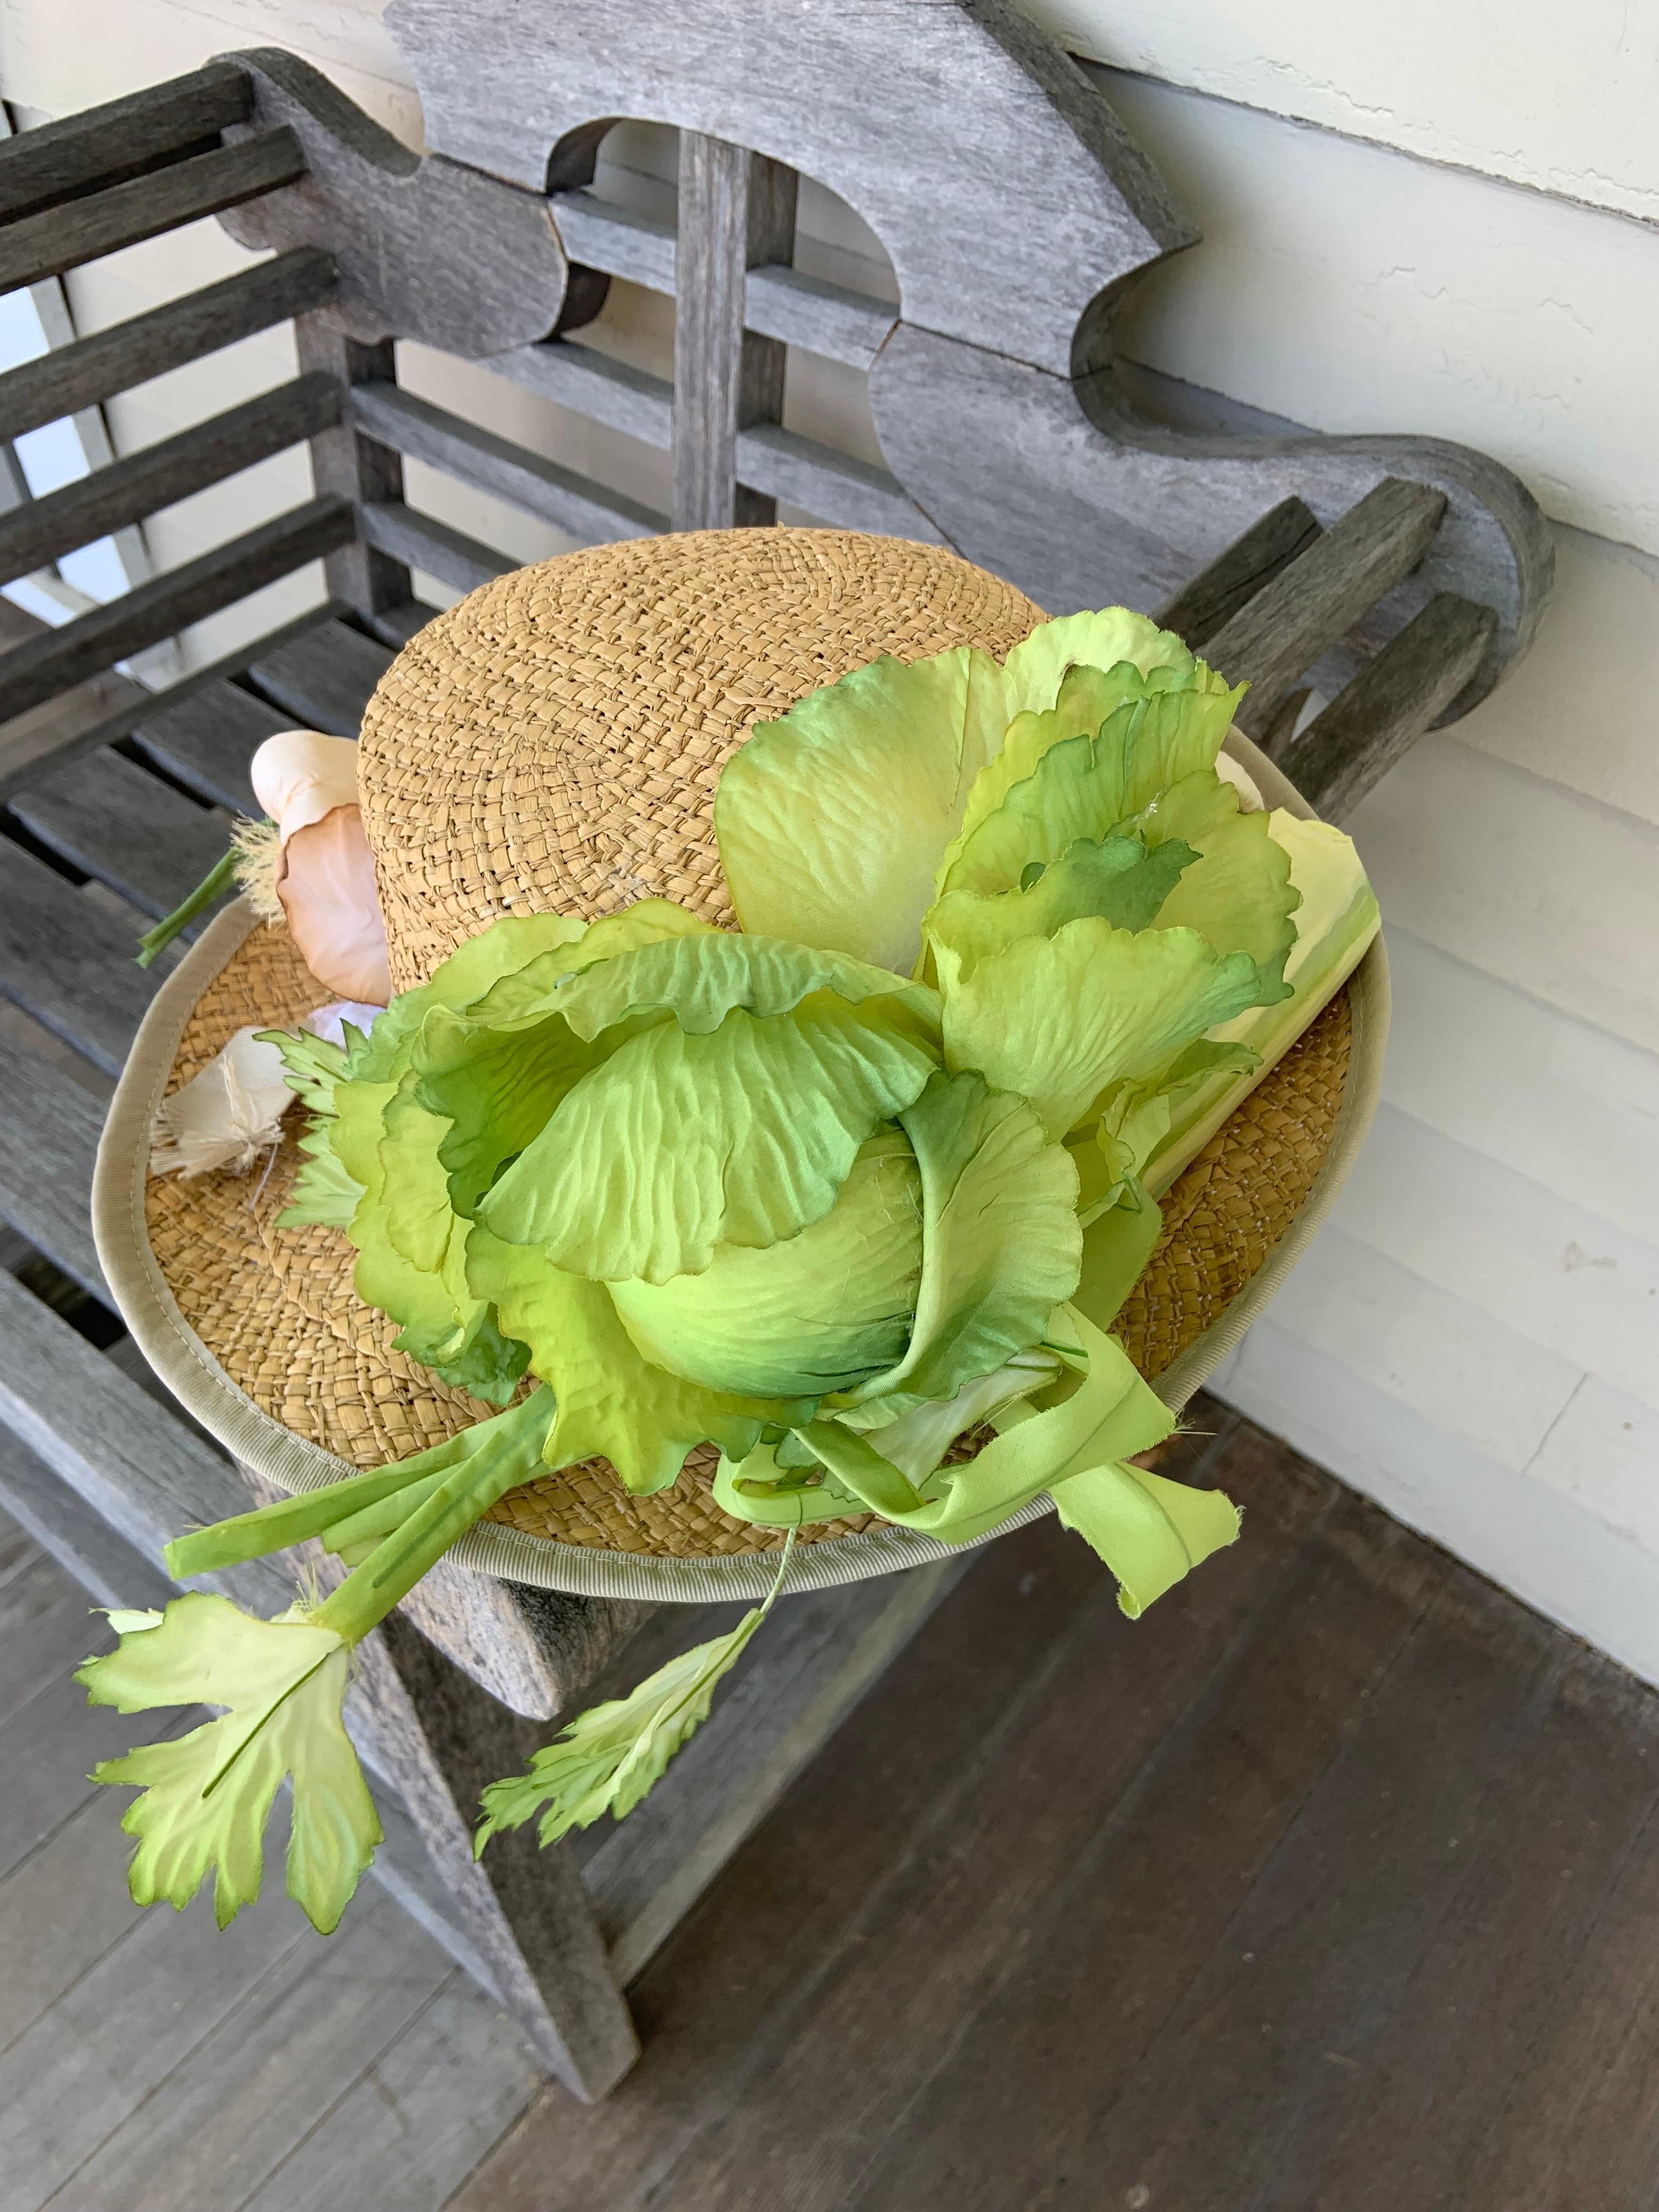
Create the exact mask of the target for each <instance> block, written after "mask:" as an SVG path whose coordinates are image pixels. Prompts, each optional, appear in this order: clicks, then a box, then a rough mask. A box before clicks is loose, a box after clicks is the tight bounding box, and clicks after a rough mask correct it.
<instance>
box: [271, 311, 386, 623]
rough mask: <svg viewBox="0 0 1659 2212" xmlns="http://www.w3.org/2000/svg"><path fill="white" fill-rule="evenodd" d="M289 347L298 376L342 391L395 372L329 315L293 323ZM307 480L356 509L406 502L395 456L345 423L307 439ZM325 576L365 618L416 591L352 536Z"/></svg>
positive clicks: (335, 552) (375, 349)
mask: <svg viewBox="0 0 1659 2212" xmlns="http://www.w3.org/2000/svg"><path fill="white" fill-rule="evenodd" d="M294 343H295V351H296V353H297V354H298V356H299V360H300V367H301V369H302V370H303V371H306V372H307V373H314V372H321V373H322V374H325V375H328V376H331V377H332V378H333V379H334V380H335V381H336V382H337V384H338V385H339V386H340V387H341V389H342V390H343V391H344V390H346V389H348V388H349V387H350V386H354V385H361V384H369V383H376V382H381V381H386V382H390V381H392V380H394V379H395V378H396V375H397V373H398V371H397V356H396V355H395V353H394V351H393V349H392V345H391V343H390V342H388V343H386V344H383V345H364V344H362V343H360V342H359V341H358V340H357V339H356V338H354V337H348V336H347V334H346V331H345V330H344V328H343V325H342V324H341V322H340V319H339V317H338V316H337V314H335V313H333V312H332V311H331V310H330V309H328V308H319V309H318V310H317V311H316V312H315V313H312V314H308V315H301V316H299V317H298V318H296V319H295V325H294ZM311 476H312V483H313V486H314V487H315V489H317V491H319V493H329V494H331V495H333V496H335V497H336V498H338V499H344V500H349V501H350V502H351V504H352V506H353V507H356V508H357V509H360V510H361V509H362V508H363V507H368V506H369V505H370V504H371V503H372V502H374V501H378V500H401V499H402V497H403V495H404V465H403V459H402V457H401V455H399V454H398V453H397V452H396V450H395V449H394V448H393V447H390V446H387V445H383V444H381V443H380V441H378V440H376V439H374V438H373V437H370V436H368V435H365V434H364V432H363V431H362V429H361V428H359V427H358V426H357V425H356V423H353V422H340V423H339V424H338V425H337V426H336V427H334V428H329V429H326V430H323V431H321V432H320V433H319V435H317V436H316V437H314V438H313V440H312V441H311ZM323 572H324V574H325V576H326V577H327V579H328V588H329V592H330V594H331V597H333V598H334V599H340V600H343V602H344V603H345V605H347V606H349V608H350V609H351V610H352V611H353V612H354V613H355V614H357V615H361V616H362V617H364V618H365V619H367V618H368V617H371V616H374V615H377V614H381V613H384V612H385V611H386V608H388V607H395V606H398V605H401V604H402V602H403V601H404V600H405V599H408V598H409V597H410V594H411V592H412V591H413V588H414V587H413V586H412V585H411V583H410V575H409V570H408V568H406V567H405V566H404V563H403V562H401V561H397V560H393V559H392V556H391V555H390V554H387V553H383V552H382V551H381V550H380V549H379V547H377V546H374V545H371V544H368V541H367V540H366V539H365V538H362V537H360V536H357V535H356V534H354V535H353V536H352V537H351V538H349V539H348V540H345V541H343V543H341V544H338V545H337V546H335V547H334V548H333V549H332V550H331V552H330V553H329V555H328V556H327V558H326V559H325V562H324V563H323Z"/></svg>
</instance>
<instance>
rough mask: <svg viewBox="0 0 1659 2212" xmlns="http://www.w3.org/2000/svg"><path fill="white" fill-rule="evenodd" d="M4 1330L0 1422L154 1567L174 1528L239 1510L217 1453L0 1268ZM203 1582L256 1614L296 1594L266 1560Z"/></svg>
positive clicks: (236, 1492) (242, 1507) (238, 1495)
mask: <svg viewBox="0 0 1659 2212" xmlns="http://www.w3.org/2000/svg"><path fill="white" fill-rule="evenodd" d="M0 1327H3V1329H4V1332H5V1338H6V1346H7V1353H6V1360H5V1364H4V1366H3V1368H0V1425H3V1426H5V1427H7V1428H9V1429H10V1430H11V1431H13V1432H14V1433H15V1435H16V1436H17V1437H20V1438H21V1441H22V1442H23V1443H25V1444H26V1445H27V1448H28V1449H29V1450H31V1451H32V1452H33V1453H34V1454H35V1455H36V1457H37V1458H39V1459H40V1460H41V1461H42V1462H44V1463H45V1464H46V1466H47V1467H49V1468H52V1471H53V1473H54V1474H57V1475H58V1478H59V1479H60V1480H62V1481H64V1483H66V1484H67V1485H68V1486H69V1487H70V1490H72V1491H73V1492H75V1494H76V1497H77V1498H81V1499H82V1500H83V1501H84V1502H85V1503H86V1504H88V1506H90V1507H91V1508H92V1510H94V1512H95V1513H97V1514H98V1515H99V1516H100V1518H101V1519H102V1520H103V1521H104V1522H106V1524H107V1525H108V1526H109V1527H110V1528H112V1529H113V1530H114V1531H115V1532H116V1534H118V1535H119V1536H120V1537H122V1538H123V1539H124V1540H125V1541H126V1542H127V1543H129V1544H130V1545H131V1547H133V1549H134V1550H135V1551H136V1552H137V1553H139V1554H140V1556H141V1557H143V1558H144V1559H148V1560H149V1561H150V1562H151V1563H152V1564H153V1565H156V1566H157V1567H159V1566H160V1564H161V1553H162V1550H163V1548H164V1547H165V1546H166V1545H167V1543H169V1542H170V1541H172V1539H173V1537H174V1536H177V1535H179V1534H182V1533H183V1532H184V1531H185V1529H187V1528H196V1527H198V1526H202V1525H204V1524H206V1523H207V1522H213V1521H220V1520H222V1519H224V1518H225V1516H227V1515H228V1514H231V1513H242V1512H246V1510H247V1498H246V1493H245V1492H244V1491H243V1488H242V1485H241V1483H240V1480H238V1479H237V1475H236V1472H235V1469H234V1468H233V1466H232V1465H231V1463H230V1462H229V1461H228V1459H227V1458H226V1457H225V1456H224V1455H223V1453H222V1452H221V1451H219V1450H218V1449H216V1447H215V1446H214V1445H212V1444H210V1443H207V1442H206V1441H205V1440H204V1438H203V1437H200V1436H198V1435H197V1432H196V1431H194V1430H193V1429H191V1428H189V1427H187V1426H186V1425H185V1423H184V1422H183V1421H181V1420H180V1419H179V1417H178V1415H177V1414H176V1413H173V1412H171V1411H170V1410H169V1408H168V1407H166V1406H164V1405H161V1404H160V1403H158V1401H156V1400H155V1399H154V1398H152V1397H151V1396H150V1395H149V1393H148V1392H147V1391H145V1390H143V1389H140V1388H139V1386H138V1384H137V1383H135V1382H133V1381H132V1380H131V1377H130V1376H126V1375H124V1374H123V1373H122V1372H121V1370H120V1369H119V1368H118V1367H117V1366H115V1365H114V1364H113V1363H112V1361H110V1360H108V1359H106V1358H105V1357H104V1355H103V1354H102V1353H101V1352H97V1351H95V1350H94V1348H93V1346H91V1345H90V1344H88V1342H87V1340H85V1338H84V1337H82V1336H80V1335H78V1334H76V1331H75V1330H74V1329H72V1328H70V1325H69V1324H68V1322H64V1321H60V1320H59V1319H58V1316H57V1315H56V1314H55V1313H53V1312H52V1310H51V1309H50V1307H48V1306H46V1305H44V1304H42V1303H41V1301H40V1299H39V1298H37V1297H33V1296H32V1295H31V1293H30V1292H29V1291H27V1290H25V1289H24V1287H23V1285H21V1283H19V1282H17V1281H16V1280H15V1279H14V1278H13V1277H12V1276H10V1275H9V1274H6V1273H3V1272H0ZM201 1579H202V1580H203V1581H204V1583H207V1585H208V1586H209V1587H210V1588H212V1589H222V1590H224V1591H225V1592H226V1593H227V1594H228V1595H230V1596H232V1597H234V1598H235V1599H236V1601H238V1603H239V1604H242V1605H246V1606H248V1607H251V1608H252V1610H253V1611H255V1612H258V1613H278V1612H280V1611H281V1610H282V1608H283V1606H285V1605H287V1604H288V1603H289V1601H290V1600H291V1598H292V1595H293V1577H291V1575H289V1574H288V1573H286V1572H285V1571H283V1568H282V1567H281V1566H279V1565H276V1564H274V1563H273V1562H271V1561H270V1560H268V1559H254V1560H251V1561H250V1562H248V1564H247V1565H244V1566H240V1567H232V1568H229V1569H228V1570H227V1571H225V1572H224V1573H222V1574H215V1575H212V1576H206V1577H202V1578H201Z"/></svg>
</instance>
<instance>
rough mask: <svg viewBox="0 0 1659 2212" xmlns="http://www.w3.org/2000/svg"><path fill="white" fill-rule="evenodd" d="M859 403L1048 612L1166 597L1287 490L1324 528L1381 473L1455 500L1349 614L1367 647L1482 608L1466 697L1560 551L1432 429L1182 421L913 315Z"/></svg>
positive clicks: (956, 534)
mask: <svg viewBox="0 0 1659 2212" xmlns="http://www.w3.org/2000/svg"><path fill="white" fill-rule="evenodd" d="M870 404H871V411H872V416H873V417H874V421H875V426H876V431H877V435H878V437H879V438H880V440H881V445H882V450H883V452H884V454H885V455H886V457H887V462H888V465H889V466H890V468H891V469H892V471H893V472H894V474H895V475H896V477H898V479H899V481H900V483H902V484H903V486H904V488H905V489H906V490H907V491H908V493H909V494H910V495H911V496H912V497H913V498H914V499H915V501H916V502H917V504H918V505H919V506H920V507H921V508H922V509H923V510H924V512H925V513H927V514H928V515H930V516H931V517H932V519H933V521H934V523H935V524H936V525H937V526H939V529H940V531H941V532H943V533H944V535H945V538H946V539H947V541H948V542H949V543H951V544H953V545H955V546H956V547H957V550H959V551H960V552H962V553H964V554H965V555H966V556H968V557H969V559H970V560H975V561H978V562H981V563H983V564H984V565H985V566H986V567H987V568H994V569H995V570H997V571H998V572H999V573H1000V574H1003V575H1006V576H1007V577H1008V578H1009V580H1011V581H1012V582H1013V583H1016V584H1018V586H1020V588H1021V589H1022V590H1023V591H1025V592H1029V593H1030V596H1031V597H1032V598H1033V599H1035V600H1036V602H1037V604H1038V605H1039V606H1042V607H1045V608H1046V609H1047V610H1048V611H1049V612H1050V613H1051V614H1066V613H1070V612H1072V611H1075V610H1076V609H1078V608H1080V607H1096V606H1103V605H1109V604H1110V603H1112V602H1113V601H1119V602H1121V603H1122V604H1124V605H1130V606H1156V605H1160V604H1162V603H1163V602H1164V600H1165V599H1168V598H1169V597H1170V594H1171V593H1173V592H1176V591H1178V590H1180V589H1181V588H1182V586H1184V585H1185V583H1186V582H1187V580H1188V578H1189V577H1191V576H1192V574H1194V570H1196V569H1200V568H1203V567H1205V566H1206V565H1207V564H1208V563H1209V562H1212V561H1214V560H1216V559H1217V558H1218V557H1219V556H1221V555H1222V554H1224V553H1225V551H1226V550H1227V548H1228V547H1229V546H1231V544H1233V543H1234V542H1235V541H1236V540H1237V538H1240V537H1242V536H1243V533H1244V532H1245V531H1247V530H1249V528H1250V527H1251V526H1253V525H1255V523H1257V522H1259V521H1260V520H1261V518H1262V516H1263V515H1265V514H1266V513H1268V512H1269V511H1270V510H1271V509H1272V508H1273V507H1277V506H1278V505H1279V504H1280V503H1281V502H1282V501H1285V500H1286V499H1290V498H1293V497H1294V498H1297V499H1300V500H1302V501H1304V504H1305V505H1306V506H1307V507H1308V508H1309V509H1310V512H1311V513H1313V515H1314V517H1315V518H1316V520H1317V521H1318V522H1319V523H1320V524H1321V526H1322V527H1324V528H1326V529H1329V528H1330V527H1331V526H1333V525H1334V523H1335V522H1336V521H1337V520H1339V519H1340V516H1342V515H1343V514H1345V513H1346V512H1347V511H1348V509H1349V508H1350V507H1353V506H1355V505H1356V504H1357V503H1358V501H1360V500H1361V499H1363V498H1364V495H1366V494H1367V493H1368V492H1370V491H1371V490H1374V489H1376V486H1377V485H1378V484H1380V483H1383V482H1384V481H1385V480H1386V479H1387V478H1388V477H1403V478H1407V479H1409V480H1410V481H1411V482H1413V483H1421V484H1424V485H1427V486H1429V487H1431V488H1432V489H1435V490H1437V491H1440V492H1443V493H1444V495H1445V497H1446V512H1445V515H1444V517H1443V520H1442V522H1441V526H1440V528H1439V530H1438V532H1437V534H1436V537H1435V540H1434V543H1433V544H1432V546H1431V548H1430V550H1429V553H1428V555H1427V556H1426V557H1425V559H1424V561H1423V562H1422V563H1421V565H1420V567H1419V568H1418V569H1417V570H1416V571H1415V572H1414V573H1413V574H1412V575H1411V576H1410V577H1409V578H1408V579H1407V580H1406V581H1405V582H1403V583H1401V584H1400V585H1397V586H1395V589H1394V590H1393V591H1391V592H1389V593H1388V594H1387V595H1386V596H1385V597H1384V598H1383V599H1382V600H1381V601H1379V603H1378V604H1377V605H1376V607H1375V608H1374V609H1373V610H1372V611H1371V613H1370V615H1369V616H1368V617H1366V618H1365V620H1364V622H1362V623H1359V624H1358V626H1357V628H1356V632H1355V641H1356V643H1357V644H1358V646H1359V647H1361V649H1363V650H1364V651H1366V652H1368V653H1369V652H1371V651H1375V650H1376V649H1377V648H1379V647H1381V646H1382V645H1383V644H1384V643H1385V642H1386V641H1387V640H1388V639H1389V637H1390V636H1391V635H1394V634H1395V631H1396V630H1397V629H1399V628H1401V626H1402V625H1403V624H1404V623H1406V622H1407V621H1409V620H1410V619H1411V617H1413V615H1415V614H1418V613H1420V612H1421V611H1422V609H1423V608H1424V607H1425V605H1427V604H1428V602H1429V600H1430V599H1432V598H1433V597H1435V595H1436V594H1437V592H1443V591H1453V592H1457V593H1458V594H1459V596H1460V597H1462V598H1465V599H1470V600H1473V601H1474V602H1475V603H1476V604H1477V605H1487V606H1490V607H1492V608H1493V609H1494V610H1495V611H1496V612H1497V614H1498V647H1497V649H1496V651H1495V652H1494V653H1493V654H1492V656H1491V658H1490V659H1489V660H1488V661H1487V663H1486V665H1485V666H1484V667H1483V669H1482V671H1481V672H1480V676H1479V678H1477V679H1476V681H1475V682H1474V684H1472V685H1470V686H1469V687H1468V689H1467V690H1465V691H1464V693H1463V695H1462V697H1461V698H1460V699H1459V700H1458V702H1456V708H1457V711H1459V712H1462V711H1465V710H1467V708H1468V707H1470V706H1472V705H1474V703H1475V701H1476V699H1477V697H1478V696H1480V693H1481V690H1482V687H1483V686H1486V687H1487V688H1489V687H1490V685H1491V684H1492V683H1493V682H1495V681H1496V680H1497V676H1498V673H1499V672H1500V671H1501V670H1502V668H1503V667H1504V665H1507V664H1508V662H1509V661H1510V659H1513V658H1514V657H1515V656H1516V655H1517V654H1518V653H1522V652H1523V651H1524V650H1525V648H1526V647H1527V646H1528V644H1529V643H1530V642H1531V640H1532V636H1533V633H1534V630H1535V629H1536V627H1537V623H1538V619H1539V616H1540V614H1541V611H1542V608H1543V604H1544V600H1545V599H1546V598H1547V595H1548V591H1549V585H1550V580H1551V576H1552V574H1553V565H1554V555H1553V547H1552V544H1551V541H1550V536H1549V531H1548V526H1547V524H1546V523H1545V520H1544V519H1543V516H1542V515H1541V513H1540V512H1539V510H1538V507H1537V506H1536V503H1535V502H1534V501H1533V499H1532V498H1531V496H1530V495H1529V494H1528V492H1527V490H1526V489H1525V488H1524V486H1522V484H1521V483H1519V482H1518V481H1517V479H1516V478H1515V477H1512V476H1510V474H1509V472H1508V471H1506V470H1504V469H1502V468H1500V467H1499V466H1498V464H1497V463H1496V462H1493V461H1489V460H1487V459H1486V458H1485V456H1484V455H1481V454H1479V453H1471V452H1469V451H1468V450H1467V449H1466V448H1463V447H1456V446H1451V445H1448V444H1445V443H1444V442H1443V441H1440V440H1437V439H1431V438H1423V439H1418V438H1392V437H1389V438H1346V437H1345V438H1337V437H1332V438H1317V437H1313V436H1309V437H1289V436H1283V437H1281V436H1267V435H1263V436H1250V437H1245V436H1223V435H1215V434H1206V433H1201V432H1194V431H1188V430H1177V429H1173V428H1169V427H1168V426H1166V425H1164V424H1163V423H1158V422H1152V421H1151V420H1150V419H1149V418H1148V417H1147V416H1145V415H1144V414H1142V413H1140V412H1139V410H1137V409H1135V408H1134V407H1133V406H1132V405H1131V404H1129V402H1128V400H1127V398H1126V397H1125V396H1124V395H1123V394H1122V392H1121V391H1120V390H1119V388H1118V387H1117V386H1116V384H1115V380H1113V379H1111V378H1110V377H1109V376H1105V375H1096V376H1091V377H1089V378H1085V379H1084V380H1080V381H1079V382H1077V383H1075V384H1074V383H1073V382H1071V381H1069V380H1066V379H1064V378H1061V377H1059V376H1052V375H1047V374H1043V373H1042V372H1041V371H1039V370H1037V369H1034V368H1027V367H1025V366H1024V365H1023V364H1021V363H1020V362H1015V361H1011V360H1006V359H1000V358H998V357H997V356H994V355H992V354H990V353H988V352H982V351H981V350H979V349H976V348H974V347H971V346H966V345H961V344H957V343H953V342H952V341H951V340H949V339H946V338H943V337H937V336H935V335H934V334H933V333H932V332H929V331H921V330H917V329H915V328H914V327H912V326H911V325H910V324H908V322H905V323H901V324H900V325H899V327H898V328H897V329H896V331H894V333H893V335H892V337H890V338H889V340H888V341H887V343H886V344H885V345H884V347H883V349H882V351H881V355H880V357H879V358H878V361H877V362H876V366H875V368H874V369H873V370H872V374H871V378H870ZM1269 588H1273V587H1272V586H1270V587H1269Z"/></svg>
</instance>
